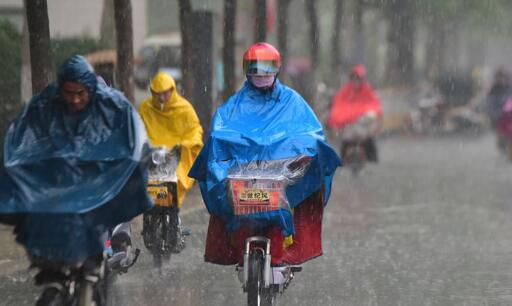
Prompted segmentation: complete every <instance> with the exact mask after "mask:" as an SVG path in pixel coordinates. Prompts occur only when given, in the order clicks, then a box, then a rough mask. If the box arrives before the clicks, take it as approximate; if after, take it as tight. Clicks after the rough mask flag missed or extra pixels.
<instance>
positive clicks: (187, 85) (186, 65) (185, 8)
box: [178, 0, 194, 97]
mask: <svg viewBox="0 0 512 306" xmlns="http://www.w3.org/2000/svg"><path fill="white" fill-rule="evenodd" d="M178 5H179V10H180V30H181V72H182V78H183V95H184V96H185V97H187V96H189V95H190V94H191V92H192V90H193V86H194V84H193V83H192V82H193V79H192V75H191V74H190V67H191V61H192V59H191V57H190V37H191V36H190V26H191V25H190V22H191V20H190V18H191V14H192V4H191V2H190V0H178Z"/></svg>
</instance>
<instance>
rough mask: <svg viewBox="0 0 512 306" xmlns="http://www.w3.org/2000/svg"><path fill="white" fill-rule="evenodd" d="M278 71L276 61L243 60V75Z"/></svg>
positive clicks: (269, 73)
mask: <svg viewBox="0 0 512 306" xmlns="http://www.w3.org/2000/svg"><path fill="white" fill-rule="evenodd" d="M278 71H279V65H278V62H277V61H259V60H249V61H244V73H245V75H272V74H276V73H277V72H278Z"/></svg>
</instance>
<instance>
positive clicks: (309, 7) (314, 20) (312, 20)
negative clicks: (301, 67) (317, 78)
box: [305, 0, 320, 70]
mask: <svg viewBox="0 0 512 306" xmlns="http://www.w3.org/2000/svg"><path fill="white" fill-rule="evenodd" d="M316 3H317V2H316V1H315V0H306V3H305V4H306V14H307V16H308V20H309V41H310V48H311V49H310V50H311V51H310V56H311V64H312V65H313V67H312V68H313V70H316V66H317V65H318V51H319V47H320V46H319V42H320V29H319V27H318V14H317V9H316Z"/></svg>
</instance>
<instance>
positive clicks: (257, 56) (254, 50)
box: [243, 42, 281, 75]
mask: <svg viewBox="0 0 512 306" xmlns="http://www.w3.org/2000/svg"><path fill="white" fill-rule="evenodd" d="M243 68H244V73H245V75H269V74H277V73H278V72H279V69H280V68H281V54H279V51H277V49H276V48H275V47H274V46H272V45H271V44H268V43H264V42H259V43H255V44H254V45H252V46H250V47H249V49H247V51H245V53H244V61H243Z"/></svg>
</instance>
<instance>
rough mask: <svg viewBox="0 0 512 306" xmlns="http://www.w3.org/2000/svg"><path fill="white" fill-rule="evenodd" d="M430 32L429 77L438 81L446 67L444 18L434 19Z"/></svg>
mask: <svg viewBox="0 0 512 306" xmlns="http://www.w3.org/2000/svg"><path fill="white" fill-rule="evenodd" d="M431 22H432V24H431V25H430V28H429V31H428V42H429V43H428V44H427V52H426V66H427V76H428V77H429V79H431V80H435V79H437V77H438V76H439V75H440V73H441V70H442V68H443V67H445V58H444V54H445V53H446V49H445V48H446V45H447V44H446V32H445V30H446V26H445V22H444V20H443V18H442V17H441V18H435V17H434V18H433V19H432V21H431Z"/></svg>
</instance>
